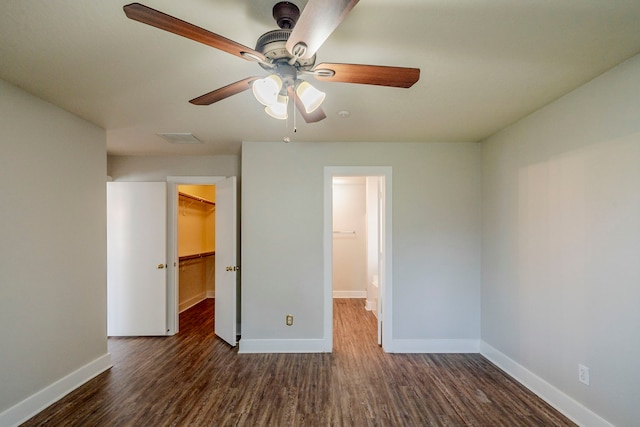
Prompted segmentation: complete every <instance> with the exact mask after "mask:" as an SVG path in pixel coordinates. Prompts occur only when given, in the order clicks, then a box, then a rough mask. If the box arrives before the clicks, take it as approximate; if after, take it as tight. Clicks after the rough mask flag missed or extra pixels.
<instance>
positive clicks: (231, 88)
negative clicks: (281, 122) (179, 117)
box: [189, 77, 260, 105]
mask: <svg viewBox="0 0 640 427" xmlns="http://www.w3.org/2000/svg"><path fill="white" fill-rule="evenodd" d="M258 79H260V77H247V78H246V79H243V80H240V81H238V82H235V83H231V84H230V85H227V86H225V87H221V88H220V89H216V90H214V91H212V92H209V93H205V94H204V95H202V96H199V97H197V98H193V99H192V100H191V101H189V102H190V103H192V104H194V105H211V104H213V103H214V102H218V101H220V100H223V99H225V98H228V97H230V96H233V95H236V94H238V93H240V92H244V91H245V90H247V89H251V83H253V82H254V81H255V80H258Z"/></svg>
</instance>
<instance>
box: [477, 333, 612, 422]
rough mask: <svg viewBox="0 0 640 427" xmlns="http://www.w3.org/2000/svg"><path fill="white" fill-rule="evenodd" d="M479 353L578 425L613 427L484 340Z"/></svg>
mask: <svg viewBox="0 0 640 427" xmlns="http://www.w3.org/2000/svg"><path fill="white" fill-rule="evenodd" d="M480 354H482V355H483V356H484V357H486V358H487V359H489V360H490V361H491V362H492V363H493V364H495V365H497V366H498V367H499V368H500V369H502V370H503V371H505V372H506V373H507V374H509V375H510V376H511V377H513V378H514V379H515V380H517V381H518V382H519V383H521V384H522V385H523V386H525V387H526V388H528V389H529V390H531V391H532V392H533V393H535V394H536V395H538V396H539V397H540V398H541V399H542V400H544V401H545V402H547V403H548V404H549V405H551V406H553V407H554V408H556V409H557V410H558V411H560V412H561V413H562V414H564V415H565V416H566V417H567V418H569V419H570V420H571V421H573V422H574V423H576V424H578V425H580V426H590V427H613V425H612V424H611V423H609V422H608V421H607V420H605V419H604V418H602V417H600V416H599V415H597V414H596V413H594V412H592V411H591V410H590V409H588V408H587V407H585V406H583V405H582V404H581V403H579V402H578V401H576V400H574V399H573V398H572V397H571V396H569V395H567V394H565V393H564V392H562V391H561V390H559V389H557V388H556V387H554V386H553V385H551V384H550V383H548V382H546V381H545V380H543V379H542V378H540V377H539V376H537V375H536V374H534V373H533V372H531V371H529V370H528V369H527V368H525V367H524V366H522V365H520V364H519V363H518V362H516V361H515V360H513V359H511V358H509V357H508V356H507V355H505V354H503V353H501V352H500V351H498V350H496V349H495V348H493V347H492V346H490V345H489V344H487V343H486V342H484V341H481V342H480Z"/></svg>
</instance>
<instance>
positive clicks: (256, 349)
mask: <svg viewBox="0 0 640 427" xmlns="http://www.w3.org/2000/svg"><path fill="white" fill-rule="evenodd" d="M328 345H330V343H329V344H327V342H326V341H325V340H323V339H300V340H252V339H245V338H241V339H240V343H239V347H238V353H330V352H331V348H329V349H327V346H328Z"/></svg>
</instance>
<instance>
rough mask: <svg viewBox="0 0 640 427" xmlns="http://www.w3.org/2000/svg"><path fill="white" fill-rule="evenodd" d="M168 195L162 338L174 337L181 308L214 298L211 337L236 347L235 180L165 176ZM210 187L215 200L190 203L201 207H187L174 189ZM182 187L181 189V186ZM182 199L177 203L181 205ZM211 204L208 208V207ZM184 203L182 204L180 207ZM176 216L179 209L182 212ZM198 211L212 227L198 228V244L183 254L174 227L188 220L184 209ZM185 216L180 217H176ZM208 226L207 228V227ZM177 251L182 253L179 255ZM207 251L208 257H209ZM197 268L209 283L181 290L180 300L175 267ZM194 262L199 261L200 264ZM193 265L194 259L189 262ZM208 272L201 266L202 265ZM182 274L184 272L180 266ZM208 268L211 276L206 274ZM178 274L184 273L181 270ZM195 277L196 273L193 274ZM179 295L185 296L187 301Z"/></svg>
mask: <svg viewBox="0 0 640 427" xmlns="http://www.w3.org/2000/svg"><path fill="white" fill-rule="evenodd" d="M167 182H168V183H169V189H168V190H169V191H168V192H167V205H168V232H167V259H168V260H171V261H170V263H169V267H168V268H169V271H168V273H169V274H168V276H167V300H168V304H167V335H173V334H176V333H178V332H179V327H180V325H179V315H178V313H179V311H180V310H181V309H182V310H183V309H186V307H188V306H189V305H190V304H194V303H197V300H198V299H199V298H203V297H204V298H207V297H210V296H213V297H214V300H215V314H214V317H215V330H214V332H215V334H216V335H217V336H218V337H219V338H221V339H222V340H224V341H226V342H227V343H228V344H229V345H231V346H235V345H236V344H237V334H238V331H239V326H238V323H239V318H238V315H239V310H238V306H239V287H240V276H239V270H238V266H237V261H238V259H239V258H238V245H237V241H238V228H237V180H236V177H234V176H231V177H224V176H204V177H197V176H171V177H167ZM183 185H186V186H214V187H215V196H209V197H215V198H214V200H210V199H208V198H206V197H203V196H202V195H201V194H196V195H195V197H196V198H200V199H203V201H201V202H199V203H200V205H201V206H196V204H195V202H196V201H194V204H193V205H191V206H189V202H188V201H187V200H188V199H189V198H188V197H185V196H180V194H179V193H180V191H179V187H180V186H183ZM183 188H185V187H183ZM181 199H182V201H181ZM209 202H213V203H215V205H213V204H212V203H209ZM185 203H186V205H185ZM185 208H186V211H185V210H183V211H181V210H180V209H185ZM192 208H193V209H200V210H204V212H202V213H200V214H199V215H202V216H204V217H208V218H211V217H213V218H214V219H213V223H214V224H215V225H214V226H213V227H211V226H204V225H202V226H201V229H204V230H205V233H207V235H206V236H202V240H201V241H200V245H199V246H198V245H195V246H187V247H186V248H187V250H184V249H185V247H183V248H182V249H181V248H180V247H179V238H180V237H179V234H178V223H179V220H180V218H179V217H180V216H182V217H183V219H184V217H185V216H186V217H188V215H189V209H192ZM182 214H186V215H182ZM207 227H208V228H207ZM180 251H182V253H179V252H180ZM211 252H213V254H211ZM180 258H182V262H188V263H194V264H196V265H197V264H198V262H204V264H205V268H202V270H201V271H200V273H199V275H200V277H204V278H205V279H207V281H210V280H209V279H210V278H211V277H213V283H212V284H210V285H207V284H206V283H205V287H204V290H203V289H202V288H201V287H198V286H197V285H196V289H195V290H194V289H190V290H188V291H187V290H184V289H183V291H182V293H183V294H182V297H183V298H182V301H181V300H180V292H181V291H180V287H181V286H180V281H181V278H180V274H181V271H180V270H181V268H180V263H181V259H180ZM199 258H202V259H201V260H200V259H199ZM193 260H198V262H195V261H193ZM209 263H211V264H213V267H206V264H209ZM183 267H185V268H184V270H187V268H186V266H184V265H183ZM211 268H213V272H212V270H211ZM182 273H188V272H187V271H183V272H182ZM196 276H198V274H196ZM185 292H191V294H190V295H189V296H187V295H185Z"/></svg>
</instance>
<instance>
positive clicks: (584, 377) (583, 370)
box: [578, 364, 589, 385]
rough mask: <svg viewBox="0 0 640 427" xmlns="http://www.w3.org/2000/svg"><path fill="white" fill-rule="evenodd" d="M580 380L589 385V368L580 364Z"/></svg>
mask: <svg viewBox="0 0 640 427" xmlns="http://www.w3.org/2000/svg"><path fill="white" fill-rule="evenodd" d="M578 380H579V381H580V382H581V383H583V384H585V385H589V368H588V367H586V366H584V365H581V364H578Z"/></svg>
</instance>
